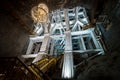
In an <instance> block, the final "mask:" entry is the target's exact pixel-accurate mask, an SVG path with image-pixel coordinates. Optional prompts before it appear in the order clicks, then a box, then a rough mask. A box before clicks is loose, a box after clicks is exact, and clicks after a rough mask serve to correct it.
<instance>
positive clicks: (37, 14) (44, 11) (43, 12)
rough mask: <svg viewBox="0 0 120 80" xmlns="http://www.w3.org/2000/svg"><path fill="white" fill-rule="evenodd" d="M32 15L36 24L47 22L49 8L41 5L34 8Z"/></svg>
mask: <svg viewBox="0 0 120 80" xmlns="http://www.w3.org/2000/svg"><path fill="white" fill-rule="evenodd" d="M31 15H32V18H33V20H34V21H35V22H36V23H40V22H46V21H47V19H48V7H47V6H46V5H45V4H43V3H41V4H39V5H38V6H35V7H33V8H32V10H31Z"/></svg>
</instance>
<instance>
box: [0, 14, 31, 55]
mask: <svg viewBox="0 0 120 80" xmlns="http://www.w3.org/2000/svg"><path fill="white" fill-rule="evenodd" d="M28 42H29V37H28V34H27V33H26V32H25V30H24V29H23V28H22V27H21V26H20V25H19V24H18V23H17V21H16V20H14V18H13V17H11V16H9V15H7V14H1V15H0V57H1V56H19V55H21V54H24V53H25V51H26V47H27V43H28Z"/></svg>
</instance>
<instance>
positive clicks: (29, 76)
mask: <svg viewBox="0 0 120 80" xmlns="http://www.w3.org/2000/svg"><path fill="white" fill-rule="evenodd" d="M39 72H40V70H39ZM40 73H41V74H37V75H36V74H35V73H34V71H32V70H30V68H29V67H28V66H27V65H26V64H24V63H23V62H22V61H21V60H20V59H19V58H17V57H2V58H0V80H44V78H47V77H44V78H43V76H41V75H44V73H42V71H41V72H40ZM45 80H50V79H45Z"/></svg>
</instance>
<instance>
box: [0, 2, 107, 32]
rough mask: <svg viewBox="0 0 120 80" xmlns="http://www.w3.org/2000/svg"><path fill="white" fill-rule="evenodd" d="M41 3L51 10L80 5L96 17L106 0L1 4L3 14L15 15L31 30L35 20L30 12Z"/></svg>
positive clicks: (91, 15)
mask: <svg viewBox="0 0 120 80" xmlns="http://www.w3.org/2000/svg"><path fill="white" fill-rule="evenodd" d="M106 1H108V0H106ZM39 3H45V4H46V5H47V6H48V8H49V11H52V10H55V9H58V8H67V7H74V6H78V5H80V6H83V7H85V8H86V9H87V10H88V15H89V16H90V17H92V18H94V16H95V15H96V14H97V13H99V12H100V11H101V10H102V7H103V5H104V4H105V0H4V1H3V3H2V4H1V9H2V10H1V11H2V13H3V14H9V15H10V16H13V17H14V18H15V19H16V20H18V22H19V23H20V24H21V25H22V26H24V27H25V28H28V31H29V32H31V30H32V24H33V20H32V18H31V13H30V12H31V9H32V8H33V7H34V6H36V5H38V4H39ZM101 4H102V5H101Z"/></svg>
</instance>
